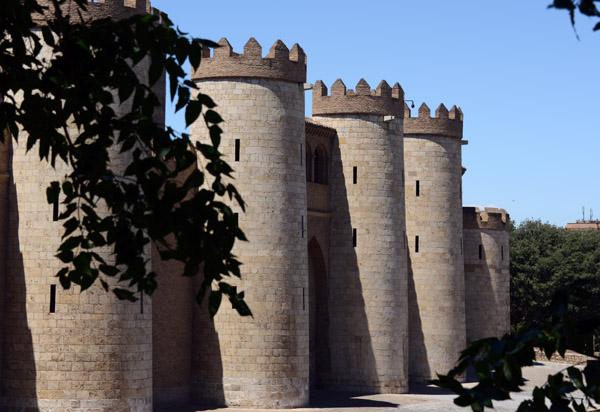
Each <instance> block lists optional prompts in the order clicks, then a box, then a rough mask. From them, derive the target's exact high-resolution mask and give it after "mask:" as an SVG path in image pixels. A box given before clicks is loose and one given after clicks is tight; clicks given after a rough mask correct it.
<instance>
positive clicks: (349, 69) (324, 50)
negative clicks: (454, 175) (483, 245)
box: [152, 0, 600, 226]
mask: <svg viewBox="0 0 600 412" xmlns="http://www.w3.org/2000/svg"><path fill="white" fill-rule="evenodd" d="M550 2H551V1H550V0H507V1H502V2H499V1H485V0H483V1H482V0H464V1H462V0H458V1H448V0H429V1H422V0H396V1H384V0H371V1H353V0H346V1H343V2H342V1H327V0H321V1H313V0H306V1H303V2H294V1H287V2H285V1H283V2H282V1H277V2H276V1H266V0H257V1H227V0H220V1H206V0H203V1H198V0H153V1H152V5H153V6H154V7H157V8H159V9H161V10H163V11H165V12H167V13H168V14H169V16H170V17H171V19H172V20H173V21H174V22H175V23H176V24H177V25H179V27H180V28H181V29H182V30H183V31H186V32H189V33H190V34H191V35H193V36H195V37H202V38H208V39H212V40H215V41H216V40H219V39H220V38H221V37H227V39H228V40H229V42H230V43H231V45H232V46H233V48H234V50H235V51H239V52H242V50H243V46H244V44H245V43H246V41H247V40H248V38H250V37H255V38H256V39H257V40H258V42H259V43H260V44H261V45H262V46H263V52H264V53H265V54H266V52H267V51H268V49H269V48H270V47H271V45H272V44H273V43H274V42H275V40H277V39H281V40H282V41H283V42H284V43H285V44H286V45H287V46H288V47H290V48H291V46H292V45H293V44H294V43H299V44H300V45H301V46H302V48H303V49H304V51H305V52H306V54H307V56H308V79H307V81H308V82H310V83H314V82H315V81H316V80H319V79H320V80H323V81H324V82H325V84H326V85H328V86H330V85H331V84H332V83H333V82H334V81H335V80H336V79H337V78H341V79H342V80H343V81H344V83H345V84H346V85H347V86H348V87H349V88H354V85H355V84H356V83H357V82H358V80H359V79H360V78H362V77H364V78H365V79H366V80H367V82H369V84H370V85H371V86H372V87H376V86H377V84H378V83H379V82H380V81H381V80H386V81H387V82H388V83H389V84H393V83H395V82H399V83H400V84H401V85H402V87H403V89H404V91H405V94H406V98H407V99H412V100H414V101H415V104H416V105H417V107H418V106H419V105H420V104H421V103H422V102H426V103H427V104H428V105H429V107H430V108H431V109H432V110H434V109H435V108H436V107H437V106H438V105H439V104H440V103H444V104H445V105H446V107H448V108H450V107H451V106H452V105H453V104H456V105H458V106H460V107H462V109H463V111H464V114H465V123H464V139H465V140H468V141H469V144H468V145H467V146H464V147H463V165H464V166H465V167H466V168H467V169H468V170H467V173H466V174H465V176H464V180H463V199H464V204H465V205H479V206H486V205H487V206H489V205H493V206H499V207H503V208H505V209H506V210H507V211H508V212H509V213H510V214H511V217H512V218H513V219H514V220H516V221H517V222H520V221H522V220H524V219H527V218H535V219H538V218H539V219H541V220H542V221H548V222H550V223H553V224H556V225H560V226H563V225H565V224H566V223H567V222H572V221H575V220H576V219H581V216H582V214H581V207H582V206H585V208H586V219H587V218H588V217H589V209H590V208H592V209H595V210H596V211H597V212H596V213H595V217H598V218H600V190H599V183H600V105H599V99H600V83H599V82H598V73H600V53H599V51H600V48H599V46H600V32H596V33H594V32H592V30H591V28H592V21H590V20H588V19H586V18H584V16H581V17H580V18H579V19H578V21H577V31H578V33H579V37H580V40H577V38H576V37H575V34H574V32H573V29H572V28H571V25H570V23H569V20H568V16H567V14H566V13H564V12H562V11H556V10H547V9H546V5H547V4H548V3H550ZM307 115H310V93H307ZM167 121H168V122H170V124H172V125H175V126H177V127H178V128H179V129H181V126H182V121H181V120H180V119H178V118H177V117H173V116H170V117H169V116H168V117H167Z"/></svg>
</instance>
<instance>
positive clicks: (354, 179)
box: [312, 79, 408, 393]
mask: <svg viewBox="0 0 600 412" xmlns="http://www.w3.org/2000/svg"><path fill="white" fill-rule="evenodd" d="M403 108H404V92H403V91H402V89H401V87H400V85H399V84H397V83H396V85H394V87H393V88H391V87H390V86H389V85H388V84H387V83H386V82H385V81H382V82H381V83H380V84H379V86H378V87H377V89H376V90H371V87H370V86H369V84H368V83H367V82H366V81H365V80H364V79H361V80H360V82H359V83H358V84H357V85H356V90H355V91H354V90H346V86H345V85H344V83H343V82H342V81H341V80H337V81H336V82H335V83H334V84H333V85H332V86H331V95H328V91H327V88H326V87H325V85H324V84H323V83H322V82H321V81H318V82H317V83H316V84H315V86H314V89H313V110H312V111H313V118H312V120H313V121H315V122H317V123H319V124H322V125H325V126H329V127H331V128H334V129H336V130H337V137H336V138H335V140H334V142H333V148H332V162H331V174H330V175H331V205H332V217H331V252H330V274H329V280H328V281H329V291H330V296H329V316H330V320H329V325H330V327H329V342H330V347H331V350H330V353H331V367H330V370H331V372H330V376H329V377H328V379H323V382H324V383H325V384H326V386H328V387H330V388H333V389H338V390H352V391H361V392H378V393H401V392H405V391H406V390H407V389H408V368H407V362H408V307H407V301H406V296H407V278H406V244H405V238H404V233H405V230H406V227H405V221H404V187H403V182H402V169H403V167H404V166H403V164H404V160H403V154H402V153H403V141H402V133H403V119H402V116H403V110H404V109H403Z"/></svg>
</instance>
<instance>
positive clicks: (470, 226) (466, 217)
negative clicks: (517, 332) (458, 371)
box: [463, 207, 510, 342]
mask: <svg viewBox="0 0 600 412" xmlns="http://www.w3.org/2000/svg"><path fill="white" fill-rule="evenodd" d="M463 225H464V231H463V233H464V235H463V236H464V256H465V296H466V307H467V308H468V310H467V341H468V342H471V341H474V340H477V339H483V338H489V337H498V338H500V337H502V335H504V334H505V333H508V332H509V330H510V272H509V270H510V265H509V262H510V256H509V237H510V233H509V230H510V217H509V216H508V214H507V213H506V211H505V210H504V209H494V208H489V207H486V208H485V209H484V210H479V208H476V207H463Z"/></svg>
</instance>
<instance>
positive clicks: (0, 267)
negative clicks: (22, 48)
mask: <svg viewBox="0 0 600 412" xmlns="http://www.w3.org/2000/svg"><path fill="white" fill-rule="evenodd" d="M1 100H2V97H1V96H0V101H1ZM0 133H2V136H3V138H4V143H2V142H0V359H2V342H3V338H4V335H3V329H4V328H3V325H4V278H5V276H6V247H7V243H8V231H7V229H6V224H7V222H8V181H9V179H10V175H9V168H8V167H9V147H10V146H9V145H10V134H9V133H8V131H0ZM1 382H2V362H1V361H0V383H1Z"/></svg>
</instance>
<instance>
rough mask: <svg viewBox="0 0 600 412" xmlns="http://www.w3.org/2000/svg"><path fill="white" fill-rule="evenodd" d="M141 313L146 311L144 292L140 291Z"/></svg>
mask: <svg viewBox="0 0 600 412" xmlns="http://www.w3.org/2000/svg"><path fill="white" fill-rule="evenodd" d="M140 313H141V314H143V313H144V292H140Z"/></svg>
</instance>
